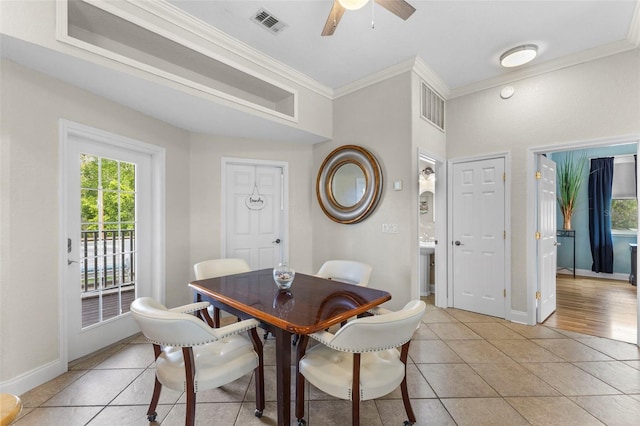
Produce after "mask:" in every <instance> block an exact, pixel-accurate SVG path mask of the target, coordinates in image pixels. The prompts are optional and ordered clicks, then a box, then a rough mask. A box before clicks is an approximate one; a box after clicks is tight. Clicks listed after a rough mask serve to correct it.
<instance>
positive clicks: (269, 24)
mask: <svg viewBox="0 0 640 426" xmlns="http://www.w3.org/2000/svg"><path fill="white" fill-rule="evenodd" d="M251 20H252V21H253V22H255V23H256V24H258V25H260V26H261V27H262V28H264V29H266V30H267V31H269V32H270V33H273V34H278V33H280V31H282V30H284V29H285V28H286V27H287V24H285V23H284V22H282V21H281V20H279V19H278V18H276V17H275V16H273V15H272V14H271V12H269V11H268V10H266V9H260V10H258V11H257V12H256V13H255V14H254V15H253V18H252V19H251Z"/></svg>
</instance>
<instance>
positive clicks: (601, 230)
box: [589, 157, 613, 273]
mask: <svg viewBox="0 0 640 426" xmlns="http://www.w3.org/2000/svg"><path fill="white" fill-rule="evenodd" d="M612 183H613V157H610V158H594V159H592V160H591V171H590V172H589V240H590V242H591V257H592V258H593V265H591V270H592V271H595V272H607V273H613V240H612V238H611V214H610V212H611V185H612Z"/></svg>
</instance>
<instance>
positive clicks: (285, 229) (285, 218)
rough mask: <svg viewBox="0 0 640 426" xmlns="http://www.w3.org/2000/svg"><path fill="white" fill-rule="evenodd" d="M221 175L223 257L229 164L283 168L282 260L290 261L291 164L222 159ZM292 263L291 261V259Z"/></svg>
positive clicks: (244, 159) (225, 239) (224, 253)
mask: <svg viewBox="0 0 640 426" xmlns="http://www.w3.org/2000/svg"><path fill="white" fill-rule="evenodd" d="M220 161H221V167H220V173H221V180H220V218H221V220H220V223H221V233H220V235H221V238H220V253H221V254H222V257H223V258H224V257H226V256H227V238H226V234H225V230H226V229H227V215H226V213H225V208H224V207H225V206H224V203H225V200H226V195H227V194H226V191H227V182H226V174H227V165H229V164H242V165H245V166H266V167H280V168H282V207H283V212H282V222H283V223H282V229H281V232H282V239H283V244H282V258H283V259H289V163H287V162H286V161H272V160H256V159H252V158H236V157H222V159H221V160H220ZM289 261H291V259H289Z"/></svg>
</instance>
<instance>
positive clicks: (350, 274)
mask: <svg viewBox="0 0 640 426" xmlns="http://www.w3.org/2000/svg"><path fill="white" fill-rule="evenodd" d="M316 276H318V277H321V278H327V279H330V280H336V281H341V282H345V283H348V284H355V285H361V286H365V287H366V286H367V285H369V278H370V277H371V266H370V265H367V264H366V263H363V262H357V261H355V260H327V261H326V262H324V264H323V265H322V266H321V267H320V270H318V273H317V274H316Z"/></svg>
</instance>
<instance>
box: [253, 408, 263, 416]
mask: <svg viewBox="0 0 640 426" xmlns="http://www.w3.org/2000/svg"><path fill="white" fill-rule="evenodd" d="M253 414H254V415H255V416H256V417H262V410H258V409H257V408H256V411H254V413H253Z"/></svg>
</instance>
